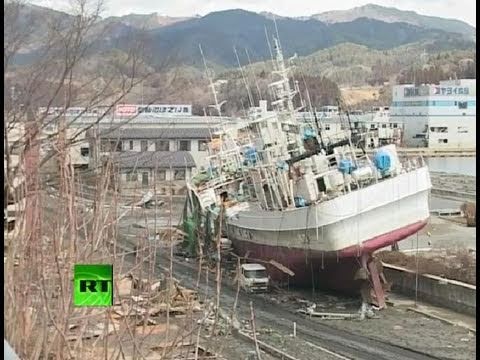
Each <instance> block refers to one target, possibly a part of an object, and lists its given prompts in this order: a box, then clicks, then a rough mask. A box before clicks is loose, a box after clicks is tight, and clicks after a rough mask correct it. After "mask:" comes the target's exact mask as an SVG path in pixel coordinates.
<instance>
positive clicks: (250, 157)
mask: <svg viewBox="0 0 480 360" xmlns="http://www.w3.org/2000/svg"><path fill="white" fill-rule="evenodd" d="M245 160H247V162H249V163H250V164H255V163H256V162H257V150H255V148H253V147H249V148H247V149H246V150H245Z"/></svg>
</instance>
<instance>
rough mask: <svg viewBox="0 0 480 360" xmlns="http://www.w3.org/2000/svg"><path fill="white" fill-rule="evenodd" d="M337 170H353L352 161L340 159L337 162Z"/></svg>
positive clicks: (346, 172)
mask: <svg viewBox="0 0 480 360" xmlns="http://www.w3.org/2000/svg"><path fill="white" fill-rule="evenodd" d="M338 170H340V172H341V173H342V174H351V173H352V170H353V163H352V161H351V160H349V159H342V160H340V162H339V163H338Z"/></svg>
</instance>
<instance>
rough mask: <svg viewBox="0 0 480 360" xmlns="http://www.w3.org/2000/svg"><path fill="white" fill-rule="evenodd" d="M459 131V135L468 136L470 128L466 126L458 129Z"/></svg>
mask: <svg viewBox="0 0 480 360" xmlns="http://www.w3.org/2000/svg"><path fill="white" fill-rule="evenodd" d="M457 131H458V133H459V134H467V133H468V128H467V127H466V126H459V127H458V128H457Z"/></svg>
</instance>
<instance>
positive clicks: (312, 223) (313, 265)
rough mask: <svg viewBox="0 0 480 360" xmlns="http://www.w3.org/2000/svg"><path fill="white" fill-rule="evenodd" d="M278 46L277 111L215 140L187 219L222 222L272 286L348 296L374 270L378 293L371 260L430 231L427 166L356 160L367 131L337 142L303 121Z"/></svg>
mask: <svg viewBox="0 0 480 360" xmlns="http://www.w3.org/2000/svg"><path fill="white" fill-rule="evenodd" d="M275 45H276V46H275V49H276V61H275V69H274V73H275V74H276V75H277V76H278V81H275V82H274V83H272V84H270V90H271V92H272V94H274V96H275V99H276V100H275V101H273V102H272V104H271V105H272V108H273V111H270V112H267V111H266V105H265V102H262V104H261V105H260V107H259V108H258V109H260V110H259V111H255V112H252V116H251V117H250V118H249V119H248V120H246V121H244V122H242V123H241V124H240V125H239V126H237V127H236V128H231V127H230V128H224V129H222V130H220V131H218V132H217V133H215V135H214V138H213V139H212V142H211V143H210V147H209V151H210V156H209V159H208V160H209V163H210V166H209V167H208V168H207V169H202V171H200V173H199V174H198V175H197V176H196V177H194V178H193V179H192V181H191V182H190V183H189V184H188V188H189V197H188V202H189V203H190V209H193V211H192V212H190V214H191V217H190V218H188V216H186V217H185V221H188V219H190V220H191V219H192V216H198V214H199V213H202V214H207V213H208V214H209V218H210V219H213V218H216V217H218V216H221V218H222V220H223V223H222V224H223V231H224V232H225V233H226V236H227V237H228V238H229V239H230V240H231V241H232V245H233V248H234V250H235V252H236V254H238V255H239V256H241V257H244V258H247V259H251V260H252V261H262V262H264V263H266V264H267V266H268V267H269V273H270V275H271V277H272V279H273V280H277V281H288V282H289V283H290V284H304V285H310V284H315V285H316V286H320V287H321V286H325V287H330V288H336V289H344V290H348V289H352V288H354V287H355V281H354V274H355V272H356V271H357V270H358V268H359V267H367V268H369V270H370V275H371V276H372V280H373V283H374V287H375V288H376V291H381V290H380V288H379V286H380V285H379V279H378V274H376V271H375V269H374V268H373V267H371V266H370V267H369V260H370V259H371V255H372V253H373V252H374V251H376V250H377V249H381V248H384V247H386V246H389V245H394V244H396V243H397V242H399V241H401V240H403V239H405V238H407V237H408V236H410V235H412V234H414V233H416V232H418V231H419V230H420V229H422V228H423V227H424V226H425V225H426V224H427V221H428V218H429V206H428V197H429V190H430V188H431V183H430V176H429V171H428V168H427V166H426V164H425V163H424V162H423V159H422V158H415V159H401V158H400V157H399V156H398V154H397V152H396V147H395V145H393V144H390V145H387V146H383V147H380V148H378V149H375V151H374V153H373V155H371V156H368V155H367V154H366V153H365V152H364V153H363V155H362V156H357V155H356V153H355V145H356V144H357V143H359V139H361V134H357V133H355V131H353V130H352V131H349V132H345V134H346V135H345V138H343V139H335V140H334V141H331V140H329V139H325V138H324V137H322V124H321V122H319V121H318V120H317V119H316V117H315V116H314V115H312V121H298V120H297V119H298V116H296V111H297V110H298V109H294V106H293V98H294V96H295V95H296V94H297V93H298V88H297V86H298V85H295V86H294V87H292V86H291V85H290V80H289V77H288V74H289V71H290V69H289V68H287V67H286V65H285V61H284V59H283V56H282V51H281V49H280V45H279V43H278V41H276V40H275ZM215 98H216V97H215ZM315 120H316V121H315ZM345 126H348V124H346V125H345ZM190 233H191V234H193V232H191V229H190Z"/></svg>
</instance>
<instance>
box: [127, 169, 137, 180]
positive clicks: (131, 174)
mask: <svg viewBox="0 0 480 360" xmlns="http://www.w3.org/2000/svg"><path fill="white" fill-rule="evenodd" d="M127 181H128V182H136V181H138V174H137V173H136V172H134V171H130V172H127Z"/></svg>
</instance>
